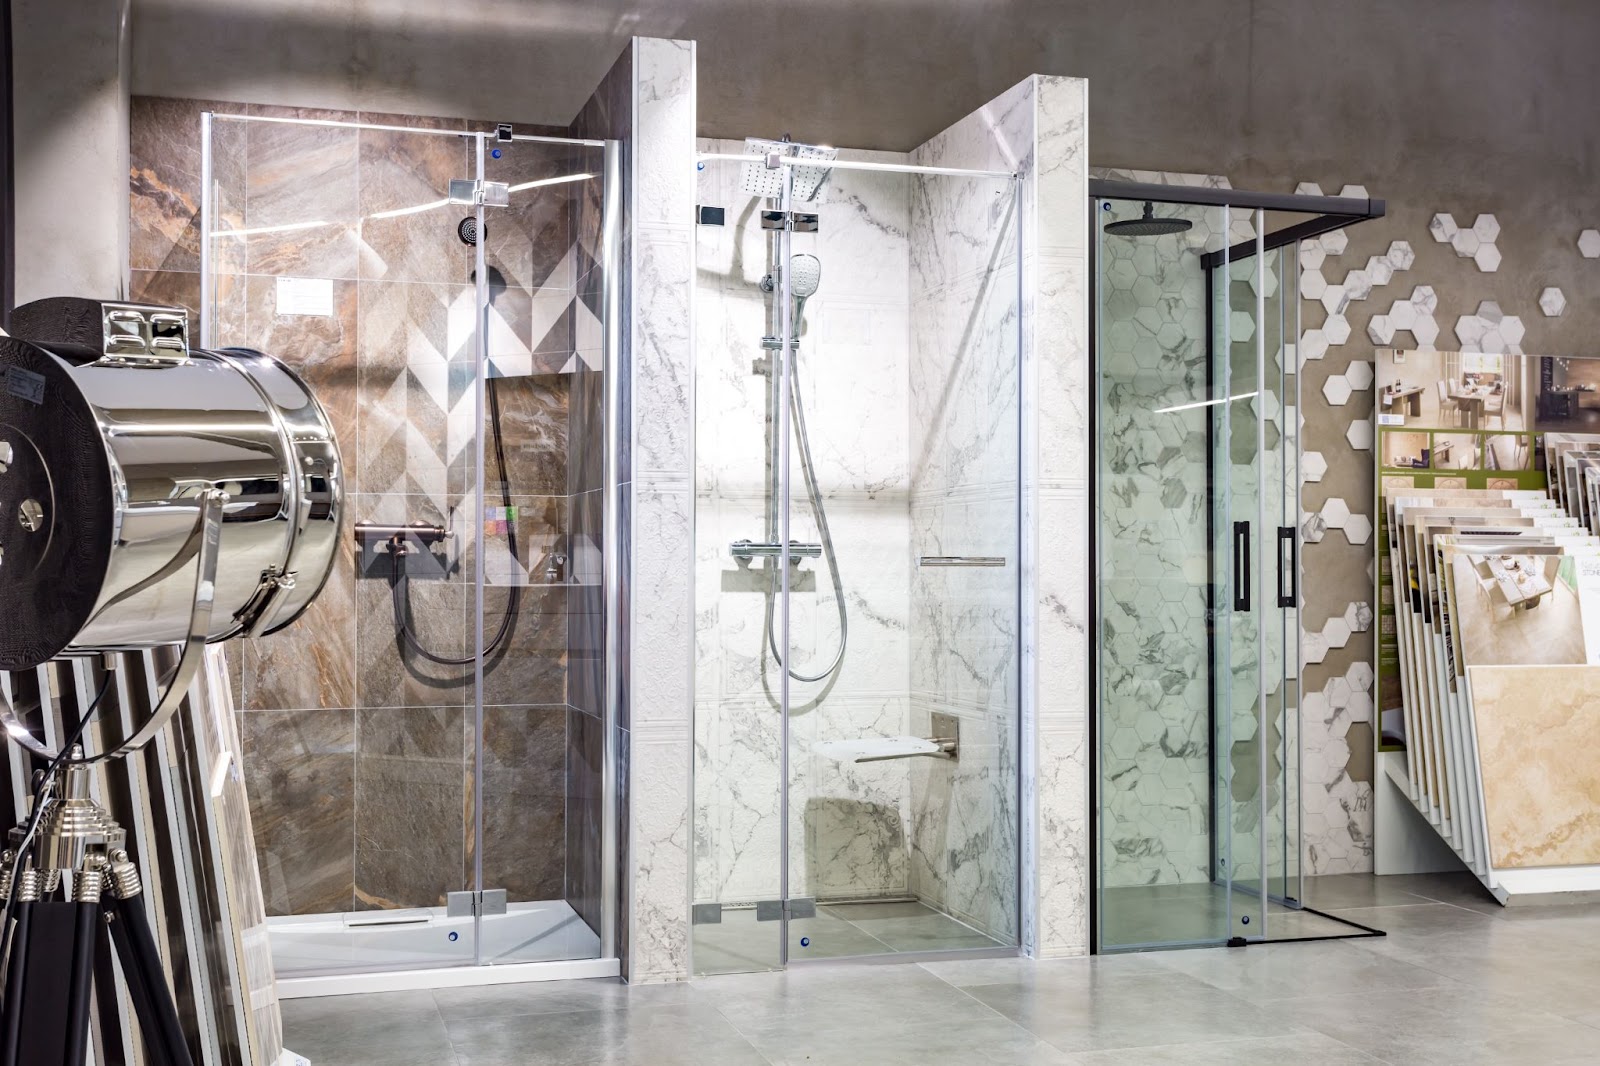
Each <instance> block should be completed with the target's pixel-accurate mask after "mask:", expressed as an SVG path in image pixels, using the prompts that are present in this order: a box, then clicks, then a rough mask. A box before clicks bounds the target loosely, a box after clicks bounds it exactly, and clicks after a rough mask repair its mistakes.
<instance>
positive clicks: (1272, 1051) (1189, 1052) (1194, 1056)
mask: <svg viewBox="0 0 1600 1066" xmlns="http://www.w3.org/2000/svg"><path fill="white" fill-rule="evenodd" d="M1067 1061H1068V1062H1070V1063H1072V1064H1073V1066H1240V1064H1242V1063H1250V1064H1256V1063H1260V1064H1263V1066H1265V1064H1269V1063H1271V1064H1277V1063H1293V1064H1294V1066H1363V1064H1369V1063H1381V1062H1382V1061H1383V1060H1382V1059H1377V1058H1374V1057H1373V1056H1371V1055H1368V1054H1366V1053H1365V1052H1363V1051H1359V1050H1357V1049H1356V1048H1353V1047H1351V1046H1350V1045H1349V1044H1345V1043H1342V1042H1340V1041H1338V1040H1335V1039H1333V1038H1332V1037H1330V1036H1324V1035H1323V1034H1321V1033H1295V1034H1292V1035H1290V1036H1276V1037H1268V1038H1266V1039H1263V1040H1216V1041H1211V1042H1208V1043H1203V1044H1172V1045H1169V1046H1167V1047H1140V1048H1129V1049H1126V1050H1120V1051H1086V1052H1083V1053H1081V1054H1077V1055H1073V1056H1071V1057H1070V1058H1068V1060H1067Z"/></svg>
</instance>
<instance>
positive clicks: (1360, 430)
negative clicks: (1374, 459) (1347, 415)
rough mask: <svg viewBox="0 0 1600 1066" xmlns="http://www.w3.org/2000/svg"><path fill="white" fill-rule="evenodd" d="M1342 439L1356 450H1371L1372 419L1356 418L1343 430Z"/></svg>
mask: <svg viewBox="0 0 1600 1066" xmlns="http://www.w3.org/2000/svg"><path fill="white" fill-rule="evenodd" d="M1344 439H1345V440H1347V441H1349V442H1350V447H1352V448H1354V449H1355V450H1356V451H1358V452H1370V451H1371V450H1372V419H1370V418H1358V419H1356V420H1355V421H1354V422H1351V423H1350V426H1349V428H1348V429H1346V430H1345V431H1344Z"/></svg>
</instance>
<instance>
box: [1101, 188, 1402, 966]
mask: <svg viewBox="0 0 1600 1066" xmlns="http://www.w3.org/2000/svg"><path fill="white" fill-rule="evenodd" d="M1090 196H1091V211H1092V220H1091V221H1092V226H1093V232H1095V233H1096V234H1097V235H1098V236H1097V242H1096V244H1095V245H1094V247H1095V254H1096V263H1095V270H1094V278H1095V283H1096V297H1095V300H1094V313H1095V334H1096V351H1095V357H1096V372H1095V376H1094V387H1095V408H1094V426H1095V431H1094V439H1095V441H1096V448H1097V451H1098V457H1097V462H1096V468H1095V472H1094V480H1095V497H1094V498H1095V524H1096V527H1095V543H1094V556H1093V566H1092V570H1091V574H1092V581H1093V585H1092V587H1093V595H1094V604H1093V611H1092V617H1093V618H1094V619H1095V622H1096V633H1095V664H1096V670H1095V673H1094V676H1093V683H1094V686H1095V700H1094V703H1095V708H1096V713H1095V722H1094V725H1095V730H1094V735H1095V773H1094V774H1093V777H1092V788H1093V790H1094V794H1095V802H1094V809H1095V814H1096V819H1097V827H1096V833H1095V837H1094V840H1095V849H1096V861H1095V864H1094V865H1095V893H1094V910H1095V915H1094V936H1095V943H1096V945H1097V950H1100V951H1118V950H1133V949H1141V948H1153V947H1178V946H1194V945H1202V944H1224V943H1246V942H1251V941H1260V940H1268V939H1271V940H1282V939H1305V938H1321V937H1326V936H1340V935H1360V932H1361V930H1359V929H1355V928H1352V927H1350V926H1349V925H1348V924H1347V923H1342V922H1340V921H1338V920H1337V919H1332V918H1328V917H1324V916H1322V915H1319V914H1318V913H1316V912H1314V911H1311V910H1309V909H1307V908H1305V907H1304V906H1303V902H1302V901H1303V899H1304V892H1303V886H1302V870H1301V864H1300V847H1301V837H1300V767H1299V753H1300V728H1299V713H1300V693H1299V677H1300V624H1299V588H1300V584H1299V581H1300V579H1299V574H1300V559H1299V549H1298V545H1299V542H1300V528H1299V527H1300V519H1301V512H1300V505H1299V493H1300V435H1299V413H1298V409H1299V375H1298V372H1297V371H1298V354H1297V345H1296V340H1297V338H1298V337H1299V336H1300V319H1299V308H1300V293H1299V284H1298V282H1299V273H1300V271H1299V255H1300V250H1301V247H1302V242H1305V243H1306V244H1309V245H1314V244H1315V243H1316V242H1317V241H1318V240H1319V239H1320V238H1321V237H1322V236H1323V235H1324V234H1329V233H1332V232H1333V231H1336V230H1338V229H1340V228H1341V227H1344V226H1349V225H1352V224H1355V223H1358V222H1361V221H1363V220H1365V219H1367V218H1370V217H1376V216H1378V215H1381V214H1382V213H1383V204H1382V202H1381V201H1368V200H1352V199H1340V198H1335V197H1313V196H1295V195H1290V196H1278V195H1269V194H1259V193H1248V192H1242V191H1238V190H1233V189H1227V188H1219V187H1215V186H1214V185H1212V184H1205V185H1198V184H1197V185H1183V186H1172V185H1158V184H1144V183H1140V182H1136V181H1126V180H1115V179H1110V178H1108V179H1101V180H1093V181H1091V182H1090ZM1341 309H1342V308H1341ZM1330 313H1333V310H1332V309H1330Z"/></svg>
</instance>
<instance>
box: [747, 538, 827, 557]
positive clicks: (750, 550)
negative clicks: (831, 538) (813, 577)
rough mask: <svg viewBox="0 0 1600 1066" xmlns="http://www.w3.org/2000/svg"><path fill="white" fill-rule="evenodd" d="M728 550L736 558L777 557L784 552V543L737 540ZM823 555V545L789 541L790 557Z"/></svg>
mask: <svg viewBox="0 0 1600 1066" xmlns="http://www.w3.org/2000/svg"><path fill="white" fill-rule="evenodd" d="M728 551H729V552H730V553H731V554H732V555H733V557H734V558H735V559H755V558H758V557H759V558H773V559H775V558H777V557H778V556H780V555H782V554H783V545H782V544H774V543H771V542H760V543H758V542H756V541H750V540H736V541H734V542H733V543H732V544H730V545H728ZM821 555H822V545H820V544H802V543H800V542H799V541H790V542H789V558H791V559H816V558H818V557H820V556H821Z"/></svg>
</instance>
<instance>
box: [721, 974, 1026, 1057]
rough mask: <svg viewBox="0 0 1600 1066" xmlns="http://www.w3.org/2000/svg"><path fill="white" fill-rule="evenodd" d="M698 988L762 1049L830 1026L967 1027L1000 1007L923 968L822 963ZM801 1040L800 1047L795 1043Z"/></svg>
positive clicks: (749, 975) (861, 1027) (795, 1039)
mask: <svg viewBox="0 0 1600 1066" xmlns="http://www.w3.org/2000/svg"><path fill="white" fill-rule="evenodd" d="M695 987H696V990H697V991H698V992H700V994H701V995H702V996H703V997H704V999H705V1001H706V1002H708V1003H710V1004H712V1005H713V1006H715V1007H716V1008H717V1010H719V1011H721V1012H722V1014H723V1015H724V1016H725V1017H726V1018H727V1019H728V1020H729V1021H730V1022H731V1023H732V1024H733V1025H734V1026H735V1027H736V1028H737V1029H738V1030H739V1031H740V1032H741V1033H743V1034H744V1035H745V1036H747V1037H750V1038H751V1039H752V1040H754V1041H756V1042H757V1043H758V1044H760V1045H761V1046H762V1047H773V1046H783V1044H782V1042H783V1041H786V1040H787V1041H794V1042H798V1041H801V1040H805V1039H809V1038H811V1037H812V1036H813V1035H814V1034H817V1033H821V1032H824V1031H827V1030H849V1029H858V1030H862V1031H865V1030H866V1029H868V1028H869V1027H871V1026H873V1025H883V1024H885V1023H894V1024H897V1025H903V1026H919V1025H923V1026H932V1027H940V1026H959V1025H963V1024H966V1023H968V1022H976V1021H989V1020H993V1019H994V1018H995V1014H994V1012H993V1011H991V1010H989V1009H988V1008H986V1007H985V1006H984V1005H983V1004H981V1003H979V1002H977V1001H976V1000H974V999H972V998H971V997H970V996H967V995H966V994H964V993H963V992H962V990H960V989H958V988H955V987H953V986H951V985H949V984H947V983H946V982H944V981H941V980H939V979H938V978H937V977H935V976H933V975H932V974H931V973H928V972H927V971H925V970H923V969H922V968H921V967H918V966H910V965H877V966H849V965H843V964H841V965H834V966H818V967H804V968H801V969H794V970H790V971H788V972H787V973H777V974H748V975H743V976H729V977H716V978H709V979H706V980H703V981H697V982H696V983H695ZM790 1046H797V1045H793V1044H792V1045H790Z"/></svg>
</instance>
